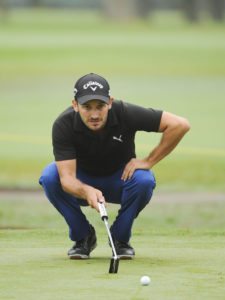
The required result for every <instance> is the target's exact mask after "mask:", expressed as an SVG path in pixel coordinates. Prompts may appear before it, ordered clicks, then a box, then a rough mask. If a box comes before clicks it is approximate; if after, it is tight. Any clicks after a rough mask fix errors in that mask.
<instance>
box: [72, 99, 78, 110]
mask: <svg viewBox="0 0 225 300" xmlns="http://www.w3.org/2000/svg"><path fill="white" fill-rule="evenodd" d="M72 106H73V109H74V110H75V111H76V112H78V111H79V109H78V102H77V101H76V100H72Z"/></svg>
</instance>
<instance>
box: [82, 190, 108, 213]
mask: <svg viewBox="0 0 225 300" xmlns="http://www.w3.org/2000/svg"><path fill="white" fill-rule="evenodd" d="M86 200H87V202H88V204H89V205H90V206H91V207H92V208H95V209H96V210H97V211H98V212H99V208H98V202H101V203H105V198H104V196H103V194H102V192H101V191H100V190H98V189H95V188H93V187H91V186H88V187H87V190H86Z"/></svg>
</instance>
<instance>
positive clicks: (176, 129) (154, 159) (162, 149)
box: [146, 123, 190, 169]
mask: <svg viewBox="0 0 225 300" xmlns="http://www.w3.org/2000/svg"><path fill="white" fill-rule="evenodd" d="M189 128H190V127H189V124H188V123H186V124H184V125H183V126H182V125H176V126H173V127H168V128H167V129H165V131H164V132H163V135H162V138H161V140H160V143H159V144H158V146H156V147H155V148H154V149H153V150H152V151H151V153H150V154H149V156H148V157H147V158H146V160H147V161H148V164H149V168H150V169H151V168H152V167H153V166H154V165H155V164H157V163H158V162H159V161H160V160H162V159H163V158H164V157H165V156H167V155H168V154H169V153H170V152H172V151H173V149H174V148H175V147H176V146H177V144H178V143H179V142H180V140H181V139H182V138H183V136H184V135H185V133H186V132H187V131H188V130H189Z"/></svg>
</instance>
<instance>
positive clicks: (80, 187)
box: [60, 176, 92, 200]
mask: <svg viewBox="0 0 225 300" xmlns="http://www.w3.org/2000/svg"><path fill="white" fill-rule="evenodd" d="M60 180H61V185H62V188H63V190H64V191H65V192H67V193H68V194H71V195H73V196H75V197H77V198H80V199H84V200H86V199H87V195H88V191H89V190H90V189H91V188H92V187H91V186H89V185H87V184H84V183H82V182H81V181H80V180H78V179H77V178H73V177H72V176H67V177H63V178H61V179H60Z"/></svg>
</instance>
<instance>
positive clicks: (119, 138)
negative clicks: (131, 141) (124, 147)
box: [113, 134, 123, 143]
mask: <svg viewBox="0 0 225 300" xmlns="http://www.w3.org/2000/svg"><path fill="white" fill-rule="evenodd" d="M113 139H114V140H116V141H118V142H120V143H123V140H122V134H120V136H119V137H117V136H113Z"/></svg>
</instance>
